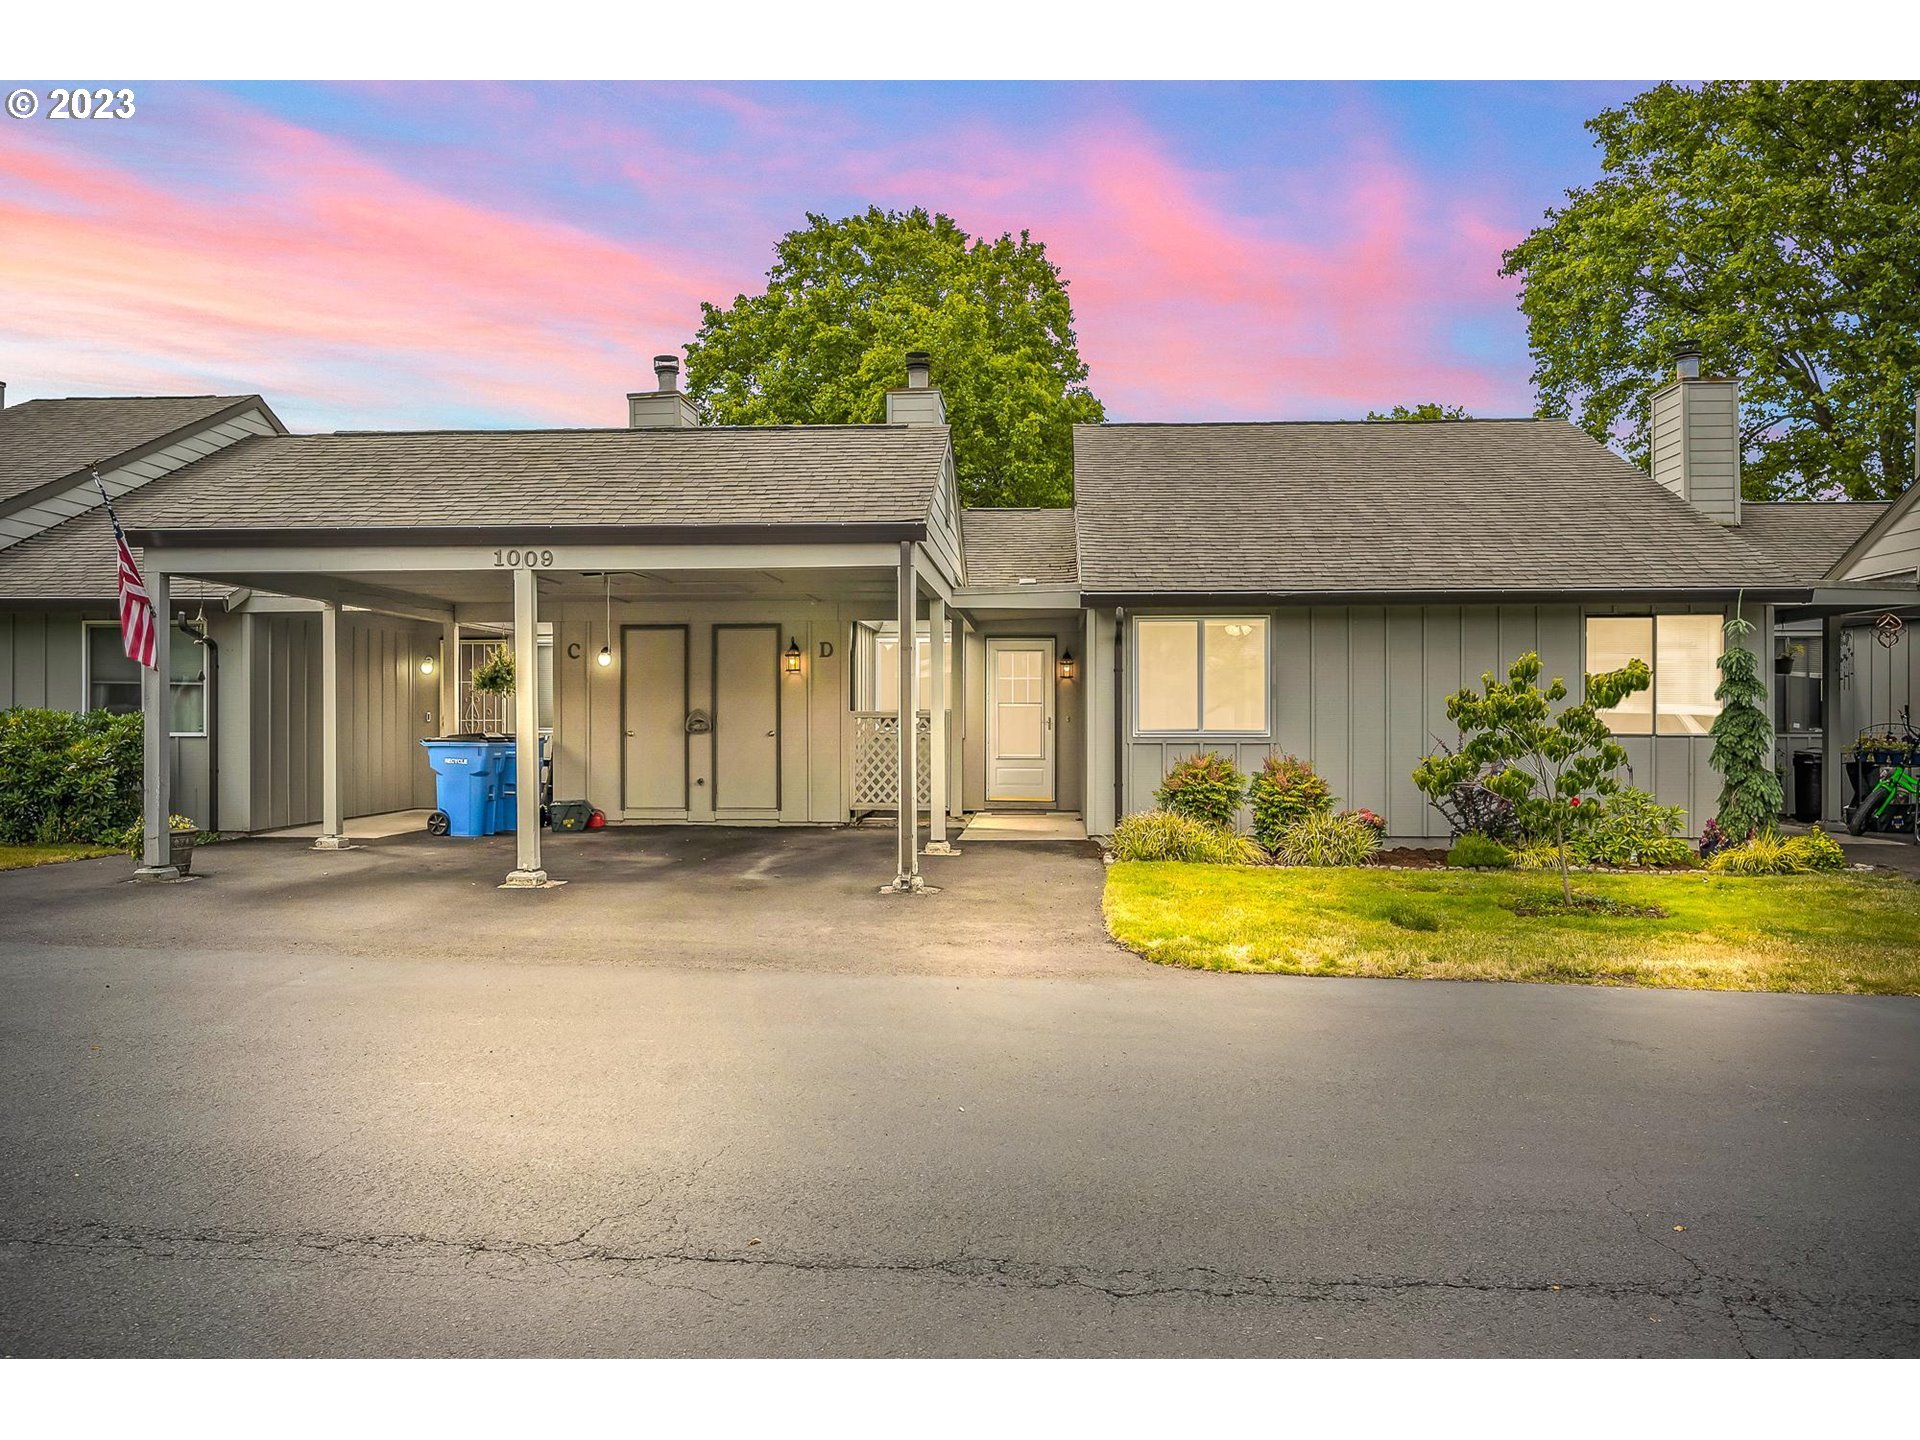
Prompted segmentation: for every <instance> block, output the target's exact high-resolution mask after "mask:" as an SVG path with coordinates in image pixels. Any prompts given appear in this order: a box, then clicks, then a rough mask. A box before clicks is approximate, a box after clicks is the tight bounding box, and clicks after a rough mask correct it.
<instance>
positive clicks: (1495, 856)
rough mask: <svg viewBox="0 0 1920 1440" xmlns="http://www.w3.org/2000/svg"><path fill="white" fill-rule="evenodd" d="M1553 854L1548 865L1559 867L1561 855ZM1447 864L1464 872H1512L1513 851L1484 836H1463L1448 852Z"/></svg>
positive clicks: (1555, 852)
mask: <svg viewBox="0 0 1920 1440" xmlns="http://www.w3.org/2000/svg"><path fill="white" fill-rule="evenodd" d="M1552 853H1553V858H1552V860H1550V861H1549V862H1548V863H1549V864H1552V865H1554V866H1558V865H1559V863H1560V857H1559V853H1558V852H1557V851H1554V852H1552ZM1447 864H1449V865H1452V866H1454V867H1456V868H1458V869H1463V870H1511V869H1512V868H1513V851H1511V850H1509V849H1508V848H1507V847H1506V846H1504V845H1502V844H1501V843H1500V842H1499V841H1498V840H1489V839H1488V838H1487V837H1486V836H1484V835H1462V836H1461V837H1460V838H1459V839H1458V840H1456V841H1454V842H1453V848H1452V849H1451V850H1449V851H1447Z"/></svg>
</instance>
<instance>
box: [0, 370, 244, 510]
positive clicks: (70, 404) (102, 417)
mask: <svg viewBox="0 0 1920 1440" xmlns="http://www.w3.org/2000/svg"><path fill="white" fill-rule="evenodd" d="M252 398H254V397H252V396H246V395H130V396H100V397H92V396H88V397H80V398H76V399H71V400H28V401H26V402H25V403H24V404H20V405H8V406H5V407H0V505H4V504H5V503H6V502H7V501H9V500H12V499H15V498H17V497H18V496H21V495H24V494H26V493H27V492H28V491H29V490H37V489H38V488H39V487H40V486H42V485H46V484H48V483H50V482H52V481H55V480H64V479H66V478H67V477H68V476H71V475H74V474H77V473H79V472H81V471H83V470H84V469H85V468H86V467H87V466H88V465H90V464H92V463H93V462H95V461H96V460H111V459H114V458H116V457H118V456H121V455H125V454H126V453H127V452H128V451H130V450H138V449H139V448H140V447H141V446H143V445H150V444H152V443H153V442H154V441H156V440H159V439H161V438H162V437H163V436H167V435H171V434H172V433H173V432H174V431H176V430H183V429H186V428H187V427H189V426H193V425H197V424H199V423H200V422H202V421H204V420H206V419H207V418H208V417H209V416H212V415H217V414H219V413H220V412H221V411H222V410H225V409H228V408H229V407H231V406H234V405H238V404H240V403H241V402H242V401H244V400H249V399H252Z"/></svg>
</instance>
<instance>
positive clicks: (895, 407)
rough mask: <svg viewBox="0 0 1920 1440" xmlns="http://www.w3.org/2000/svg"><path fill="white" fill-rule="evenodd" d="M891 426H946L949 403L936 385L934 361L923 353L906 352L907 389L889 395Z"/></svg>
mask: <svg viewBox="0 0 1920 1440" xmlns="http://www.w3.org/2000/svg"><path fill="white" fill-rule="evenodd" d="M887 423H888V424H889V425H944V424H946V423H947V402H946V401H945V400H944V399H942V398H941V395H940V391H939V389H938V388H937V387H936V386H935V385H934V383H933V358H932V357H931V356H930V355H928V354H927V352H926V351H924V350H909V351H908V352H907V388H906V389H904V390H889V391H888V392H887Z"/></svg>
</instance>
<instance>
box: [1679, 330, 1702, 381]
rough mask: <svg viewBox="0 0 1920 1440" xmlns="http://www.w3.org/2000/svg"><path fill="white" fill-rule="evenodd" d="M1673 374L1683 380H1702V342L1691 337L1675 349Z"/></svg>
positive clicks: (1686, 337)
mask: <svg viewBox="0 0 1920 1440" xmlns="http://www.w3.org/2000/svg"><path fill="white" fill-rule="evenodd" d="M1673 373H1674V374H1675V375H1677V376H1678V377H1679V378H1680V379H1682V380H1698V379H1699V378H1700V342H1699V341H1698V340H1695V339H1694V338H1693V337H1692V336H1690V335H1689V336H1685V337H1683V338H1682V339H1681V340H1680V342H1679V343H1678V344H1677V345H1675V346H1674V347H1673Z"/></svg>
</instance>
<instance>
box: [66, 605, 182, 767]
mask: <svg viewBox="0 0 1920 1440" xmlns="http://www.w3.org/2000/svg"><path fill="white" fill-rule="evenodd" d="M82 628H83V633H84V638H85V642H86V643H85V648H84V652H83V654H84V659H85V662H86V667H85V674H84V677H83V680H84V685H85V689H86V705H87V709H89V710H105V711H107V712H108V713H109V714H113V715H138V714H139V713H140V662H139V661H137V660H129V659H128V658H127V651H126V643H125V642H124V641H123V640H122V639H121V638H120V625H119V622H118V621H114V620H89V621H87V622H86V623H85V625H84V626H83V627H82ZM167 650H168V656H167V661H168V665H167V668H168V670H169V672H170V675H169V680H170V683H169V685H168V687H167V688H168V691H169V692H170V694H171V695H172V699H173V707H172V710H173V713H172V728H171V731H170V733H171V734H173V735H176V736H180V737H183V738H191V737H195V736H201V735H205V734H206V733H207V672H206V664H207V658H206V657H207V652H206V647H204V646H202V645H199V644H197V643H195V642H194V641H192V640H190V639H188V638H187V637H186V636H185V635H182V634H181V633H180V632H179V631H177V630H176V631H175V632H174V634H173V637H172V641H171V643H170V644H169V645H168V647H167Z"/></svg>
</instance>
